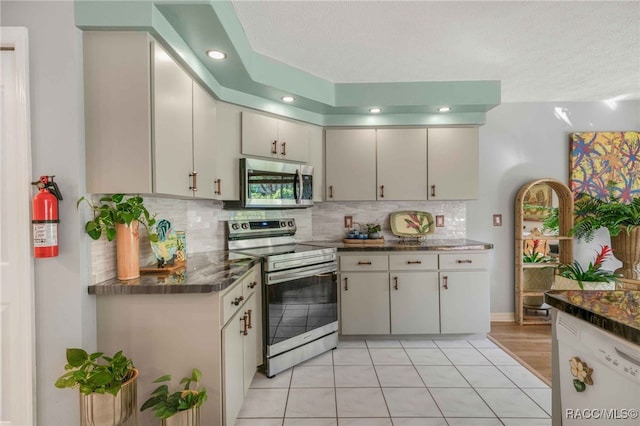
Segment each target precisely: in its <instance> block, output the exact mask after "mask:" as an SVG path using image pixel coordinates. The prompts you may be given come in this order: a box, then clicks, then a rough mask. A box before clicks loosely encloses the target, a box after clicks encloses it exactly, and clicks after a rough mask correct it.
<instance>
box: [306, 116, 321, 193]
mask: <svg viewBox="0 0 640 426" xmlns="http://www.w3.org/2000/svg"><path fill="white" fill-rule="evenodd" d="M322 136H323V134H322V127H320V126H309V164H310V165H312V166H313V201H317V202H319V201H323V198H322V197H323V196H324V158H323V157H324V143H323V140H322Z"/></svg>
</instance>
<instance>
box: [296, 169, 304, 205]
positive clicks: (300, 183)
mask: <svg viewBox="0 0 640 426" xmlns="http://www.w3.org/2000/svg"><path fill="white" fill-rule="evenodd" d="M296 173H297V174H298V204H301V203H302V193H303V192H304V186H303V185H304V179H303V177H304V176H303V175H302V172H301V171H300V170H297V171H296Z"/></svg>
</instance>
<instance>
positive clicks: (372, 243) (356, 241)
mask: <svg viewBox="0 0 640 426" xmlns="http://www.w3.org/2000/svg"><path fill="white" fill-rule="evenodd" d="M342 242H343V243H345V244H349V245H354V246H381V245H383V244H384V237H382V238H375V239H368V238H367V239H366V240H361V239H358V238H343V239H342Z"/></svg>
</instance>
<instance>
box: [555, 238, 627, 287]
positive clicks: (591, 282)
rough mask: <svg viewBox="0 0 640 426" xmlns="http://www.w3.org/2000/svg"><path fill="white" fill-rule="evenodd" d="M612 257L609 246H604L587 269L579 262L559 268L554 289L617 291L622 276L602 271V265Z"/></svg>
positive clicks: (575, 261)
mask: <svg viewBox="0 0 640 426" xmlns="http://www.w3.org/2000/svg"><path fill="white" fill-rule="evenodd" d="M610 255H611V248H610V247H609V246H606V245H605V246H602V247H601V248H600V251H599V252H598V253H597V254H596V259H595V260H594V261H593V262H589V266H588V267H587V268H586V269H585V268H584V267H583V266H582V265H581V264H580V263H579V262H578V261H577V260H574V261H573V263H570V264H562V265H560V266H558V275H557V276H556V279H555V282H554V285H553V287H552V288H554V289H556V290H572V289H578V288H579V289H580V290H585V289H586V290H615V287H616V282H617V280H618V278H619V277H620V276H621V275H620V274H616V273H615V272H612V271H608V270H606V269H602V265H603V263H604V261H605V259H606V258H607V257H609V256H610Z"/></svg>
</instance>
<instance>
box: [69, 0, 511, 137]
mask: <svg viewBox="0 0 640 426" xmlns="http://www.w3.org/2000/svg"><path fill="white" fill-rule="evenodd" d="M183 7H186V8H187V9H183ZM75 15H76V25H77V26H78V28H80V29H82V30H136V31H146V32H149V33H150V34H151V35H152V36H153V37H154V38H155V39H156V40H157V41H158V42H159V43H161V44H162V45H163V47H165V49H167V50H168V51H169V52H170V53H171V54H172V55H173V56H174V58H175V59H176V60H178V61H179V62H180V63H181V64H182V65H183V66H184V67H185V68H186V69H188V70H189V72H190V73H191V74H192V76H193V77H194V78H195V79H196V80H197V81H198V82H199V83H200V84H202V85H203V86H204V87H206V88H207V89H208V90H209V91H210V92H211V93H212V94H213V95H214V96H215V97H216V98H217V99H219V100H222V101H224V102H229V103H233V104H237V105H240V106H244V107H247V108H253V109H256V110H261V111H266V112H270V113H274V114H279V115H282V116H285V117H289V118H293V119H296V120H301V121H305V122H309V123H312V124H316V125H321V126H325V125H326V126H349V125H356V126H369V125H375V126H381V125H481V124H484V122H485V113H486V111H488V110H490V109H491V108H493V107H495V106H497V105H499V104H500V82H499V81H458V82H428V81H425V82H407V83H358V84H354V83H338V84H334V83H332V82H329V81H327V80H324V79H321V78H318V77H315V76H313V75H312V74H310V73H307V72H305V71H302V70H300V69H296V68H294V67H291V66H289V65H286V64H284V63H281V62H278V61H276V60H273V59H271V58H268V57H265V56H263V55H261V54H259V53H257V52H254V51H253V50H252V49H251V46H250V44H249V42H248V40H247V38H246V35H245V33H244V30H243V28H242V26H241V24H240V21H239V20H238V18H237V16H236V14H235V11H234V9H233V6H232V5H231V3H230V2H228V1H202V0H200V1H197V0H196V1H193V0H184V1H176V0H174V1H171V2H160V1H157V2H156V1H153V0H148V1H145V0H140V1H120V0H76V2H75ZM180 20H182V22H180ZM193 20H197V21H199V23H200V24H203V23H206V25H207V26H208V27H207V28H206V30H208V31H209V33H208V34H215V36H216V40H217V41H218V42H219V43H221V44H222V45H223V46H225V48H226V49H227V53H228V55H229V59H228V60H227V61H225V62H224V63H222V64H216V65H212V64H209V63H207V58H206V57H204V47H203V46H205V44H203V43H202V40H198V39H197V35H198V34H199V32H198V31H200V30H201V29H202V28H201V27H196V26H194V25H191V23H192V21H193ZM194 34H195V35H194ZM198 43H199V44H198ZM194 47H195V49H196V50H195V51H194ZM201 50H202V51H201ZM216 67H217V68H216ZM225 67H226V68H225ZM220 70H223V71H224V72H226V74H224V73H223V74H220V73H219V72H220ZM284 94H291V95H293V96H295V97H296V103H295V106H294V105H288V104H283V103H282V102H281V101H280V97H281V96H283V95H284ZM441 105H449V106H451V107H452V108H453V112H451V113H447V114H442V113H438V112H437V107H439V106H441ZM371 106H380V107H382V108H383V113H382V114H379V115H375V116H372V115H370V114H369V113H368V108H369V107H371Z"/></svg>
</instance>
